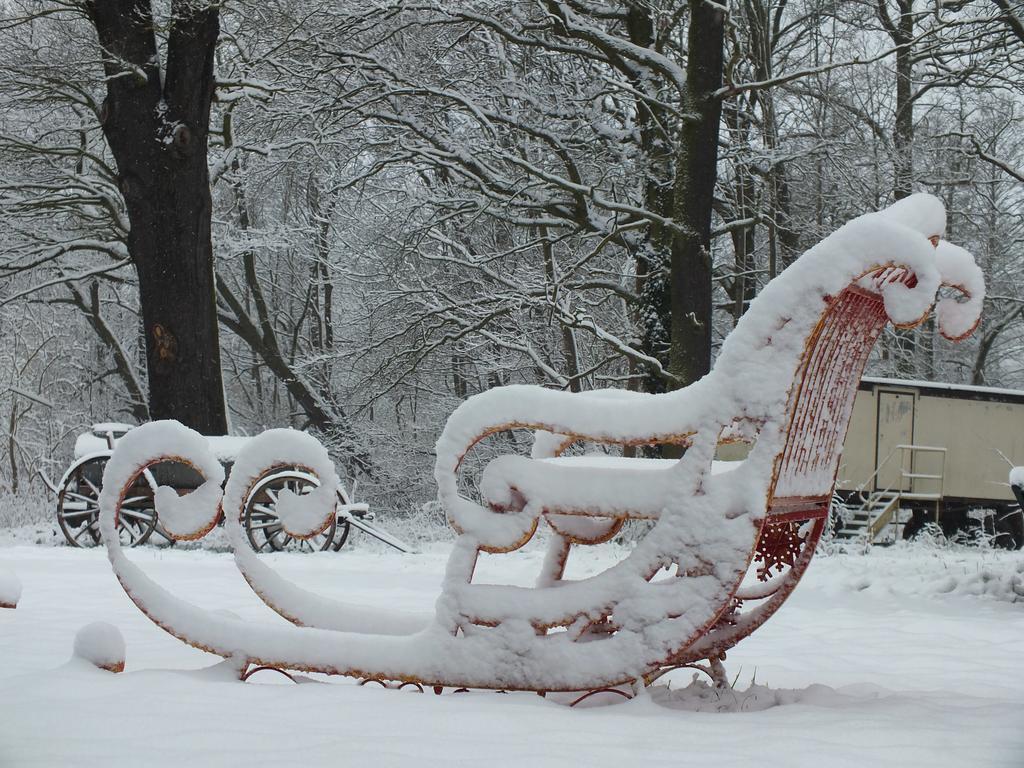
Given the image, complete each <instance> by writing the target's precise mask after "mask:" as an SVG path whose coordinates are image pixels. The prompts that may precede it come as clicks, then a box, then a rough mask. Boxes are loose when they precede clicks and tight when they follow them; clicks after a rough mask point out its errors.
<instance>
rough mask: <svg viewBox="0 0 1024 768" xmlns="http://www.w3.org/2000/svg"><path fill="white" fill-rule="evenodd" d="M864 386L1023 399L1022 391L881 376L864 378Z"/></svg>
mask: <svg viewBox="0 0 1024 768" xmlns="http://www.w3.org/2000/svg"><path fill="white" fill-rule="evenodd" d="M861 381H862V382H863V383H864V384H880V385H882V386H890V387H917V388H919V389H941V390H945V391H948V392H973V393H975V394H979V395H996V396H1004V397H1007V396H1008V397H1019V398H1024V390H1020V389H1004V388H1001V387H979V386H975V385H974V384H950V383H949V382H945V381H925V380H924V379H888V378H884V377H881V376H865V377H863V378H862V379H861Z"/></svg>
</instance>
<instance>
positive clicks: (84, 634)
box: [74, 621, 125, 672]
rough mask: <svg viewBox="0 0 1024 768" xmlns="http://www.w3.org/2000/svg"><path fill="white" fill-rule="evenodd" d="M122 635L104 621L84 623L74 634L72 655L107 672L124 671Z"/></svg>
mask: <svg viewBox="0 0 1024 768" xmlns="http://www.w3.org/2000/svg"><path fill="white" fill-rule="evenodd" d="M124 651H125V647H124V637H122V635H121V630H119V629H118V628H117V627H115V626H114V625H113V624H108V623H107V622H105V621H94V622H93V623H92V624H86V625H85V626H84V627H82V628H81V629H80V630H78V634H76V635H75V649H74V656H75V658H76V659H83V660H85V661H88V662H89V663H90V664H92V665H93V666H96V667H99V668H100V669H105V670H107V671H108V672H122V671H124Z"/></svg>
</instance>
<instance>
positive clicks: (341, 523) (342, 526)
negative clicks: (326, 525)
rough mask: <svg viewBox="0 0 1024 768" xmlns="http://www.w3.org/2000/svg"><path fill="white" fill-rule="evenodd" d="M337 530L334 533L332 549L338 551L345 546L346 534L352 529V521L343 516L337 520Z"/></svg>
mask: <svg viewBox="0 0 1024 768" xmlns="http://www.w3.org/2000/svg"><path fill="white" fill-rule="evenodd" d="M337 526H338V532H337V533H336V534H335V535H334V547H333V549H334V551H335V552H340V551H341V548H342V547H344V546H345V542H346V541H348V535H349V533H350V532H351V530H352V523H350V522H349V521H348V520H346V519H345V518H342V519H340V520H338V521H337Z"/></svg>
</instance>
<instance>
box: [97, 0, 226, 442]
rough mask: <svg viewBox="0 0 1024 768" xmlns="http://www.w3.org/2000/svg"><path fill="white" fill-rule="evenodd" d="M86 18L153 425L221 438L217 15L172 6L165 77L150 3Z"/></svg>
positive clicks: (123, 2)
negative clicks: (214, 177)
mask: <svg viewBox="0 0 1024 768" xmlns="http://www.w3.org/2000/svg"><path fill="white" fill-rule="evenodd" d="M86 8H87V11H88V13H89V16H90V18H91V20H92V22H93V25H94V26H95V28H96V31H97V34H98V36H99V42H100V46H101V47H102V49H103V61H104V68H105V70H106V75H107V98H106V99H105V101H104V103H103V109H102V113H101V116H100V117H101V120H102V122H103V132H104V134H105V136H106V138H107V142H108V143H109V145H110V148H111V151H112V152H113V155H114V158H115V160H116V162H117V168H118V174H119V177H120V185H121V193H122V195H123V196H124V200H125V204H126V206H127V209H128V218H129V220H130V222H131V232H130V234H129V236H128V250H129V253H130V254H131V256H132V261H133V262H134V264H135V268H136V271H137V273H138V278H139V298H140V303H141V306H142V318H143V325H144V330H145V336H146V352H147V355H146V361H147V369H148V373H149V412H150V416H151V417H152V418H154V419H161V418H174V419H177V420H179V421H181V422H183V423H185V424H187V425H188V426H190V427H192V428H193V429H196V430H198V431H200V432H202V433H204V434H223V433H224V432H226V431H227V416H226V410H225V405H224V389H223V384H222V380H221V369H220V342H219V337H218V328H217V314H216V295H215V285H214V271H213V247H212V243H211V239H210V218H211V212H212V202H211V199H210V180H209V173H208V170H207V157H206V150H207V134H208V130H209V119H210V102H211V100H212V98H213V89H214V75H213V54H214V49H215V48H216V44H217V35H218V32H219V22H218V10H217V6H216V5H211V4H209V3H200V2H190V1H189V0H176V1H175V2H172V3H171V21H170V23H169V33H168V40H167V61H166V67H165V71H164V72H163V77H161V71H160V63H159V56H158V50H157V43H156V37H155V35H154V32H153V19H152V13H151V8H150V3H149V0H93V1H92V2H89V3H88V4H87V5H86Z"/></svg>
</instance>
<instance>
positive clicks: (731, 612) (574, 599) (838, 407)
mask: <svg viewBox="0 0 1024 768" xmlns="http://www.w3.org/2000/svg"><path fill="white" fill-rule="evenodd" d="M944 219H945V216H944V212H943V210H942V206H941V203H939V201H938V200H936V199H935V198H932V197H930V196H926V195H918V196H914V197H912V198H908V199H907V200H905V201H902V202H901V203H899V204H897V205H896V206H893V207H891V208H890V209H888V210H886V211H883V212H881V213H877V214H870V215H868V216H863V217H861V218H859V219H856V220H854V221H853V222H851V223H849V224H848V225H846V226H845V227H843V228H842V229H840V230H839V231H837V232H836V233H835V234H833V235H832V236H830V237H829V238H827V239H826V240H825V241H823V242H822V243H821V244H819V245H818V246H816V247H815V248H813V249H811V250H810V251H808V252H807V253H806V254H804V255H803V256H802V257H801V258H800V259H798V260H797V261H796V262H795V263H794V264H793V265H792V266H791V267H789V268H788V269H787V270H786V271H785V272H784V273H783V274H782V275H780V276H779V277H778V278H776V279H775V280H774V281H772V283H770V284H769V285H768V286H767V287H766V288H765V289H764V290H763V291H762V293H761V294H760V296H759V297H758V298H757V299H756V300H755V301H754V302H753V303H752V305H751V307H750V309H749V311H748V312H747V314H746V315H744V317H743V318H742V320H741V321H740V322H739V323H738V324H737V327H736V329H735V330H734V332H733V333H732V334H730V336H729V338H728V339H727V340H726V342H725V343H724V344H723V347H722V350H721V354H720V356H719V359H718V361H717V363H716V365H715V368H714V370H713V371H712V372H711V373H710V374H708V376H706V377H704V378H703V379H702V380H701V381H699V382H697V383H695V384H693V385H692V386H690V387H687V388H686V389H683V390H679V391H676V392H671V393H666V394H663V395H642V394H637V393H627V392H610V391H608V392H595V393H582V394H570V393H564V392H558V391H552V390H546V389H542V388H538V387H502V388H499V389H495V390H491V391H488V392H485V393H482V394H480V395H477V396H475V397H473V398H470V399H469V400H468V401H466V402H465V403H464V404H463V405H462V406H460V407H459V408H458V409H457V410H456V411H455V412H454V413H453V414H452V416H451V417H450V418H449V420H448V423H447V424H446V426H445V429H444V431H443V433H442V435H441V437H440V439H439V441H438V444H437V464H436V468H435V476H436V479H437V482H438V487H439V497H440V500H441V502H442V504H443V505H444V507H445V510H446V512H447V513H448V516H449V519H450V521H451V523H452V525H453V526H454V527H455V529H456V531H457V532H458V534H459V536H458V538H457V541H456V543H455V545H454V550H453V552H452V555H451V557H450V559H449V565H448V569H447V573H446V576H445V580H444V583H443V585H442V592H441V596H440V599H439V600H438V601H437V604H436V607H435V612H434V614H433V615H423V616H414V615H405V614H400V613H396V612H392V611H386V610H374V609H366V608H356V607H354V606H349V605H346V604H344V603H340V602H335V601H332V600H328V599H325V598H321V597H318V596H316V595H313V594H311V593H309V592H307V591H305V590H303V589H300V588H299V587H297V586H295V585H293V584H290V583H288V582H287V581H285V580H284V579H282V578H281V577H279V576H278V575H277V574H276V573H274V572H273V571H272V570H271V569H270V568H268V567H267V566H266V565H265V564H264V563H262V562H261V561H260V560H258V559H257V558H256V556H255V555H254V554H253V553H252V552H251V551H250V550H249V549H248V548H247V547H246V545H245V542H244V538H243V535H242V534H241V527H240V525H239V523H238V517H239V510H240V509H241V504H242V503H243V502H244V499H245V498H246V493H247V490H248V488H249V487H250V486H251V484H252V483H253V482H255V481H256V480H257V479H258V478H259V477H260V476H261V475H262V474H265V472H266V471H267V470H268V469H269V468H272V467H273V466H274V465H275V464H288V465H291V466H295V465H301V466H304V467H305V468H306V469H307V470H309V471H311V472H313V473H315V474H317V475H318V476H320V478H321V480H322V481H324V485H325V487H327V486H329V485H330V476H332V471H331V469H330V466H329V462H328V461H327V459H326V453H323V451H322V448H318V447H317V446H313V445H310V444H309V443H308V441H310V440H311V438H308V437H306V436H299V435H298V433H288V432H286V431H275V432H274V433H269V434H270V435H271V436H270V437H266V436H265V439H264V438H257V439H256V440H255V441H253V445H255V446H258V447H257V448H254V449H253V452H252V454H251V455H249V456H243V457H240V459H239V463H238V464H236V466H235V468H234V469H233V471H232V475H231V478H230V480H229V482H228V485H227V487H226V489H225V491H224V498H223V501H222V502H221V500H220V498H219V497H218V496H216V493H215V492H214V490H213V486H214V485H219V482H220V479H218V478H217V477H216V469H215V468H214V466H213V464H215V462H212V463H211V462H210V461H209V460H208V458H207V457H205V456H203V455H202V447H201V444H200V443H201V441H195V440H191V438H190V437H188V436H187V435H186V434H185V432H184V431H183V430H184V428H183V427H177V428H176V429H177V433H178V434H179V437H180V440H179V442H178V444H177V445H176V446H175V447H174V449H173V450H168V449H167V447H166V446H167V445H168V443H167V441H166V440H162V441H154V440H150V439H148V438H147V437H146V435H147V430H149V431H150V432H151V434H156V433H155V432H153V430H157V431H159V430H163V433H162V434H167V430H170V429H174V428H172V427H169V426H167V425H166V424H157V425H147V426H145V427H141V428H139V429H137V430H135V431H134V432H133V433H129V435H127V436H126V437H125V438H124V439H123V440H122V442H121V444H120V445H119V447H118V449H117V452H115V456H114V458H113V459H112V460H111V462H110V464H109V465H108V468H107V472H106V474H105V475H104V483H103V486H104V491H103V496H102V497H101V507H102V513H101V526H102V527H103V530H104V539H105V541H106V544H107V547H108V551H109V553H110V557H111V561H112V563H113V565H114V569H115V572H116V573H117V575H118V577H119V579H120V580H121V582H122V584H123V585H124V587H125V589H126V591H127V592H128V594H129V595H130V596H131V597H132V599H133V600H134V601H135V602H136V603H137V604H138V606H139V607H140V608H141V609H142V610H143V611H144V612H145V613H146V614H147V615H149V616H150V617H151V618H152V619H153V620H154V621H155V622H156V623H157V624H159V625H160V626H162V627H163V628H164V629H166V630H167V631H169V632H171V633H172V634H174V635H175V636H177V637H179V638H180V639H182V640H183V641H185V642H187V643H189V644H191V645H194V646H196V647H199V648H203V649H205V650H208V651H211V652H213V653H216V654H219V655H221V656H224V657H226V658H232V659H234V660H235V661H236V662H237V663H238V664H239V666H240V668H246V667H251V666H273V667H277V668H282V669H293V670H311V671H319V672H327V673H333V674H342V675H349V676H353V677H357V678H363V679H374V680H380V681H394V682H397V683H402V684H404V683H412V684H417V685H421V686H423V685H427V686H434V687H443V686H454V687H475V688H496V689H503V690H516V689H519V690H536V691H590V690H597V689H606V688H609V687H612V686H616V685H620V684H623V683H635V682H637V681H642V682H650V681H652V680H653V679H655V678H656V677H658V676H659V675H660V674H663V673H664V671H666V670H668V669H672V668H675V667H678V666H681V665H696V664H699V663H700V662H707V665H706V666H703V667H702V668H703V669H705V670H706V671H708V672H709V674H711V675H712V676H713V677H715V678H716V680H718V681H720V682H722V681H724V672H723V669H722V665H721V660H722V659H723V658H724V657H725V654H726V652H727V651H728V650H729V649H730V648H732V647H733V646H734V645H735V644H736V643H737V642H739V641H740V640H742V639H743V638H744V637H746V636H747V635H749V634H750V633H751V632H753V631H754V630H755V629H756V628H757V627H759V626H760V625H761V624H762V623H764V621H765V620H767V619H768V618H769V617H770V616H771V615H772V613H774V612H775V611H776V610H777V609H778V608H779V606H780V605H781V604H782V603H783V602H784V601H785V599H786V598H787V597H788V595H789V594H790V593H791V592H792V590H793V589H794V587H795V586H796V584H797V582H798V581H799V579H800V577H801V576H802V575H803V573H804V571H805V570H806V568H807V565H808V563H809V562H810V560H811V557H812V555H813V554H814V549H815V546H816V544H817V543H818V540H819V538H820V537H821V534H822V531H823V529H824V527H825V523H826V518H827V515H828V508H829V500H830V498H831V493H832V489H833V485H834V483H835V476H836V471H837V467H838V462H839V453H840V449H841V447H842V444H843V440H844V438H845V434H846V429H847V425H848V422H849V418H850V413H851V409H852V406H853V399H854V395H855V393H856V388H857V383H858V381H859V380H860V376H861V373H862V371H863V369H864V366H865V364H866V362H867V360H868V357H869V355H870V353H871V351H872V349H873V347H874V344H875V342H876V340H877V339H878V336H879V334H880V333H881V332H882V330H883V328H884V326H885V324H886V323H887V322H893V323H894V324H896V325H897V326H900V327H909V326H912V325H915V324H917V323H919V322H921V321H923V320H924V319H925V318H926V317H927V316H928V314H929V312H930V311H931V309H932V308H933V305H935V303H936V299H937V294H938V292H939V289H940V287H942V286H948V287H952V288H954V289H957V291H959V293H960V294H961V295H960V296H959V297H958V298H952V297H948V298H943V299H941V300H940V301H939V303H938V310H937V320H938V325H939V328H940V330H941V331H942V333H943V334H944V335H945V336H947V337H948V338H951V339H954V340H956V339H961V338H963V337H965V336H967V335H969V334H970V333H971V331H972V330H973V329H974V327H975V326H976V324H977V322H978V318H979V315H980V309H981V303H982V298H983V293H984V285H983V281H982V277H981V272H980V270H979V269H978V268H977V266H976V265H975V264H974V261H973V259H972V258H971V257H970V255H969V254H967V253H966V252H965V251H963V250H961V249H959V248H957V247H956V246H953V245H950V244H948V243H945V242H941V241H940V240H939V237H940V235H941V233H942V230H943V228H944V223H945V222H944ZM509 429H531V430H535V431H537V432H538V435H539V437H538V441H537V443H536V444H535V450H534V455H533V456H532V457H522V456H503V457H499V458H498V459H495V460H494V461H492V462H491V463H490V464H489V465H488V466H487V468H486V470H485V472H484V474H483V477H482V480H481V483H480V488H479V490H480V495H481V496H482V502H478V501H475V500H473V499H471V498H469V497H467V496H465V495H463V494H462V493H461V492H460V487H459V477H458V473H459V469H460V467H461V465H462V462H463V459H464V457H465V456H466V454H467V453H468V452H469V450H470V449H471V448H472V447H473V446H474V445H475V444H476V443H477V442H479V441H480V440H482V439H484V438H485V437H487V436H488V435H493V434H495V433H497V432H501V431H504V430H509ZM133 435H135V436H136V437H135V439H131V438H132V437H133ZM261 440H262V442H261ZM722 441H743V442H746V443H748V444H749V453H748V455H747V458H746V459H744V460H743V461H742V462H737V463H735V464H734V465H733V466H732V467H731V468H728V469H726V470H725V471H722V472H717V473H716V472H714V471H712V470H713V467H714V466H715V463H714V461H713V459H714V456H715V451H716V448H717V446H718V445H719V443H720V442H722ZM576 442H586V443H600V444H606V445H621V446H638V445H645V444H655V443H676V444H680V445H683V446H685V447H686V450H685V453H684V455H683V457H682V458H681V459H679V460H678V461H654V460H642V459H623V458H621V457H600V456H599V457H594V456H583V457H564V458H562V457H560V456H559V454H560V453H561V452H562V451H563V450H564V449H565V448H567V447H568V446H569V445H571V444H573V443H576ZM318 450H319V453H318ZM275 451H277V453H275ZM169 458H173V459H175V460H180V461H186V462H187V463H190V464H192V465H193V466H194V467H196V468H197V469H199V470H200V471H201V472H203V473H204V475H205V476H206V477H207V478H208V479H209V480H210V488H209V489H208V492H207V494H206V496H205V497H197V499H196V503H197V504H200V503H201V504H204V505H206V508H207V511H208V516H209V517H215V516H216V515H217V514H218V513H219V511H220V509H221V507H223V510H224V513H225V514H226V515H227V529H228V531H229V534H231V536H232V538H233V540H234V541H235V543H236V559H237V562H238V565H239V567H240V568H241V570H242V572H243V574H244V575H245V577H246V579H247V580H248V581H249V583H250V584H251V585H252V587H253V588H254V589H255V590H256V592H257V593H258V594H259V595H260V596H261V597H262V598H263V599H264V601H265V602H267V603H268V604H269V605H270V606H271V607H273V608H274V609H275V610H276V611H278V612H279V613H280V614H282V615H283V616H285V617H286V618H288V619H290V620H291V621H292V622H293V623H294V624H295V625H297V626H292V627H289V626H284V627H279V626H269V625H256V624H252V623H247V622H243V621H240V620H237V619H232V618H228V617H225V616H222V615H218V614H213V613H210V612H206V611H203V610H201V609H199V608H197V607H195V606H192V605H190V604H187V603H184V602H183V601H180V600H178V599H176V598H174V597H173V596H171V595H169V594H168V593H167V592H165V591H164V590H163V589H162V588H161V587H159V586H158V585H156V584H155V583H153V582H151V581H150V580H149V579H148V578H147V577H145V575H144V574H142V573H141V571H140V570H139V569H138V568H137V567H136V566H134V565H133V564H132V563H131V562H130V561H128V559H127V558H126V556H125V555H124V553H123V552H122V551H121V549H120V545H119V542H118V538H117V536H116V535H114V530H115V528H114V526H115V523H116V516H117V512H118V506H119V503H120V500H121V499H122V498H123V491H119V489H124V488H126V487H130V483H131V481H132V478H134V477H135V476H137V475H138V473H139V472H142V471H143V470H144V469H145V468H146V467H147V466H150V465H152V464H154V463H156V462H159V461H166V460H168V459H169ZM239 465H241V466H239ZM188 498H189V497H185V498H184V499H182V500H181V503H180V505H179V506H181V507H182V508H183V509H184V507H186V506H187V500H188ZM324 498H325V499H326V498H327V494H325V495H324ZM158 501H159V500H158ZM302 503H303V502H302V500H301V499H295V500H293V505H294V506H295V507H296V510H297V511H296V515H295V518H296V520H301V521H304V522H302V524H301V525H300V524H296V530H295V531H294V533H295V534H296V535H313V534H312V532H313V531H314V529H315V528H316V524H315V521H316V520H317V519H320V518H318V517H317V515H318V514H320V512H323V511H324V510H320V511H319V512H317V511H316V510H314V513H310V512H309V510H307V511H306V512H305V513H303V512H302V511H301V510H299V507H300V506H301V504H302ZM309 503H310V504H311V505H314V506H315V505H316V504H317V503H321V502H317V501H316V500H311V501H310V502H309ZM169 513H170V514H175V512H174V510H169ZM160 514H161V516H162V517H163V515H164V514H165V512H164V511H163V510H161V512H160ZM182 514H183V515H184V514H185V513H184V512H182ZM321 517H322V518H323V519H327V514H323V515H321ZM628 520H647V521H650V522H651V524H652V525H651V529H650V532H649V533H648V534H647V535H646V536H644V537H643V538H642V539H641V540H640V541H639V542H638V543H637V545H636V546H635V548H634V549H633V551H632V552H631V553H630V554H629V555H628V556H626V558H625V559H624V560H623V561H621V562H619V563H617V564H616V565H614V566H612V567H610V568H608V569H606V570H605V571H603V572H601V573H598V574H596V575H594V576H591V577H588V578H584V579H580V580H570V579H566V578H565V569H566V563H567V560H568V558H569V557H570V554H571V553H572V552H573V550H574V549H579V548H581V547H585V546H586V545H591V544H596V543H599V542H603V541H607V540H608V539H610V538H611V537H612V536H614V535H615V534H616V533H617V532H618V531H619V530H620V529H621V527H622V526H623V524H624V523H625V522H626V521H628ZM310 521H313V522H312V523H311V522H310ZM541 525H543V526H545V527H546V528H548V529H549V533H548V535H549V537H550V538H549V544H548V552H547V557H546V558H545V561H544V565H543V569H542V572H541V573H540V574H539V576H538V581H537V584H536V586H534V587H517V586H509V585H496V584H479V583H475V582H474V580H473V575H474V569H475V566H476V563H477V559H478V555H479V553H480V552H510V551H513V550H515V549H518V548H519V547H521V546H523V545H524V544H525V543H526V542H527V541H529V540H530V539H531V538H532V537H533V536H534V535H535V533H536V532H537V531H538V529H539V528H540V527H541ZM186 527H187V526H186ZM204 527H206V526H205V524H199V523H196V524H195V526H194V528H195V531H196V533H197V534H198V533H201V532H202V530H203V529H204ZM286 527H287V526H286Z"/></svg>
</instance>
